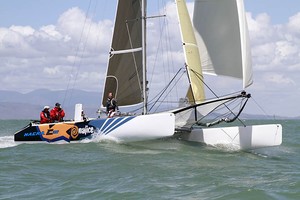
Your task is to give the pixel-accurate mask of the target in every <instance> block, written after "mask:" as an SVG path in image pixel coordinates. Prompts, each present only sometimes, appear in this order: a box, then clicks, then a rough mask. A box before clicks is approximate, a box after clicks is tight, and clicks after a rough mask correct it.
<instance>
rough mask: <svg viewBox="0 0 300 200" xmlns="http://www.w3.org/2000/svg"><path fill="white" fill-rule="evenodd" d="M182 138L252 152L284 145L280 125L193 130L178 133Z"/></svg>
mask: <svg viewBox="0 0 300 200" xmlns="http://www.w3.org/2000/svg"><path fill="white" fill-rule="evenodd" d="M178 134H179V136H180V138H181V139H183V140H186V141H191V142H200V143H204V144H207V145H213V146H216V145H232V146H234V147H235V148H237V149H241V150H251V149H258V148H264V147H273V146H279V145H280V144H281V143H282V126H281V125H280V124H267V125H254V126H246V127H243V126H235V127H223V128H200V127H199V128H193V129H192V130H191V131H186V132H180V133H178Z"/></svg>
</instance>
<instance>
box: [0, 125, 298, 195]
mask: <svg viewBox="0 0 300 200" xmlns="http://www.w3.org/2000/svg"><path fill="white" fill-rule="evenodd" d="M28 122H29V121H26V120H0V162H1V165H0V183H1V184H0V199H53V200H54V199H185V200H186V199H280V200H282V199H300V156H299V155H300V122H299V121H298V120H280V121H276V123H281V124H282V126H283V143H282V145H281V146H279V147H272V148H265V149H259V150H253V151H239V150H234V149H232V148H230V147H228V146H227V147H220V146H218V147H214V146H207V145H203V144H199V143H191V142H185V141H181V140H177V139H174V138H168V139H160V140H154V141H147V142H135V143H120V142H117V141H109V140H101V139H91V140H85V141H83V142H80V143H64V144H49V143H16V142H14V140H13V135H14V132H15V131H17V130H19V129H21V128H22V127H24V126H25V125H26V124H27V123H28ZM252 122H253V121H252ZM265 122H266V123H268V121H265ZM253 123H255V121H254V122H253ZM256 123H264V122H262V121H258V120H257V121H256ZM270 123H274V121H271V122H270Z"/></svg>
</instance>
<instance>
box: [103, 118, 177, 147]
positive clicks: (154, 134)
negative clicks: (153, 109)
mask: <svg viewBox="0 0 300 200" xmlns="http://www.w3.org/2000/svg"><path fill="white" fill-rule="evenodd" d="M115 119H116V120H117V119H118V118H115ZM111 128H113V127H111ZM174 129H175V115H174V114H173V113H159V114H149V115H141V116H137V117H134V118H133V119H132V120H130V121H128V122H126V123H124V124H122V126H119V127H118V128H116V129H114V130H113V131H111V132H109V133H108V134H106V131H107V129H106V130H103V131H101V132H102V134H105V135H107V136H109V137H113V138H116V139H118V140H121V141H124V142H132V141H142V140H153V139H159V138H164V137H170V136H173V134H174Z"/></svg>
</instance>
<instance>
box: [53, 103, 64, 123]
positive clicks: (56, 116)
mask: <svg viewBox="0 0 300 200" xmlns="http://www.w3.org/2000/svg"><path fill="white" fill-rule="evenodd" d="M64 116H65V111H64V110H63V109H62V108H61V106H60V103H56V104H55V107H54V108H53V109H52V110H51V111H50V118H51V122H62V121H63V120H64Z"/></svg>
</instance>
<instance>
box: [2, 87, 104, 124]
mask: <svg viewBox="0 0 300 200" xmlns="http://www.w3.org/2000/svg"><path fill="white" fill-rule="evenodd" d="M101 97H102V96H101V93H100V92H99V93H98V92H87V91H82V90H68V91H65V90H62V91H51V90H46V89H39V90H35V91H32V92H29V93H26V94H22V93H19V92H13V91H3V90H0V119H39V113H40V112H41V110H42V109H43V107H44V106H45V105H49V106H50V107H51V108H52V107H53V106H54V105H55V103H56V102H59V103H61V104H62V107H63V109H64V110H65V111H66V117H65V118H66V119H73V118H74V106H75V104H76V103H82V104H83V108H84V111H85V113H86V114H87V115H88V116H91V117H95V116H96V111H97V109H98V108H99V106H100V102H101Z"/></svg>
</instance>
